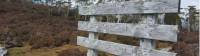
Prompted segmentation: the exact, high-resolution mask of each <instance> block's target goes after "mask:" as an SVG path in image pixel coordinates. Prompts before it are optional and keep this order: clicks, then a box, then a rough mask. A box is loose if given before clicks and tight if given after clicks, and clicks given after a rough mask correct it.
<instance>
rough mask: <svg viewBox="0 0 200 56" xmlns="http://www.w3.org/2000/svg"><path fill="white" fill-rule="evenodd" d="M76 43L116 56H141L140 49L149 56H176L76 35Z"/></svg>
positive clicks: (170, 53)
mask: <svg viewBox="0 0 200 56" xmlns="http://www.w3.org/2000/svg"><path fill="white" fill-rule="evenodd" d="M77 44H78V45H80V46H84V47H87V48H91V49H96V50H99V51H103V52H107V53H110V54H114V55H117V56H141V55H142V50H146V51H147V52H145V53H148V54H147V55H149V56H176V53H172V52H166V51H159V50H154V49H141V48H139V47H136V46H131V45H125V44H118V43H114V42H108V41H102V40H97V39H93V40H90V39H88V38H85V37H80V36H78V38H77Z"/></svg>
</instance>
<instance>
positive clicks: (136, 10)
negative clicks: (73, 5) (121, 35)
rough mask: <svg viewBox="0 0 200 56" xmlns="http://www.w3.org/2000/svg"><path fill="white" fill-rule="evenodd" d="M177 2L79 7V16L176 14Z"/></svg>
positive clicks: (101, 4) (153, 0)
mask: <svg viewBox="0 0 200 56" xmlns="http://www.w3.org/2000/svg"><path fill="white" fill-rule="evenodd" d="M178 8H179V0H152V1H139V0H138V1H124V2H115V3H99V4H95V5H90V6H80V7H79V14H80V15H108V14H142V13H178Z"/></svg>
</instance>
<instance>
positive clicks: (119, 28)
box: [78, 21, 178, 42]
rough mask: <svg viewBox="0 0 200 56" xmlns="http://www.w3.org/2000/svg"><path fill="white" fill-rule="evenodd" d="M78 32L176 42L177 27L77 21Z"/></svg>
mask: <svg viewBox="0 0 200 56" xmlns="http://www.w3.org/2000/svg"><path fill="white" fill-rule="evenodd" d="M78 30H82V31H90V32H100V33H108V34H116V35H124V36H131V37H137V38H146V39H155V40H163V41H172V42H176V41H177V31H178V26H177V25H156V24H155V25H148V24H132V23H108V22H94V23H90V22H87V21H79V22H78Z"/></svg>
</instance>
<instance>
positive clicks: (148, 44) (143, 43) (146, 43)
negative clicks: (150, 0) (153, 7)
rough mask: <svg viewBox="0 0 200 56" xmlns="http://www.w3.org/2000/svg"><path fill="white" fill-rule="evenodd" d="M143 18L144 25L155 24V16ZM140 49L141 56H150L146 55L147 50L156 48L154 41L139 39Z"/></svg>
mask: <svg viewBox="0 0 200 56" xmlns="http://www.w3.org/2000/svg"><path fill="white" fill-rule="evenodd" d="M142 17H143V16H142ZM144 18H145V19H146V24H155V23H156V19H155V15H145V16H144ZM147 37H148V36H147ZM140 47H141V48H142V49H143V50H142V54H141V55H142V56H149V55H150V54H149V53H148V51H147V50H148V49H154V48H155V47H156V45H155V40H151V39H140Z"/></svg>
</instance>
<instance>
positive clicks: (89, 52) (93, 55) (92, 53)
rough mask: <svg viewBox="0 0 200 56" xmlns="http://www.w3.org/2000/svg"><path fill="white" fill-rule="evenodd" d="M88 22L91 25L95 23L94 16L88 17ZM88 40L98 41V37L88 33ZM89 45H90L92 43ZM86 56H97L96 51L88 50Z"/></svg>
mask: <svg viewBox="0 0 200 56" xmlns="http://www.w3.org/2000/svg"><path fill="white" fill-rule="evenodd" d="M90 22H91V23H94V22H97V20H96V18H95V16H91V17H90ZM89 39H90V40H95V39H98V35H97V34H96V33H94V32H89ZM90 43H91V44H92V42H90ZM87 56H97V51H96V50H94V49H88V52H87Z"/></svg>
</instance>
